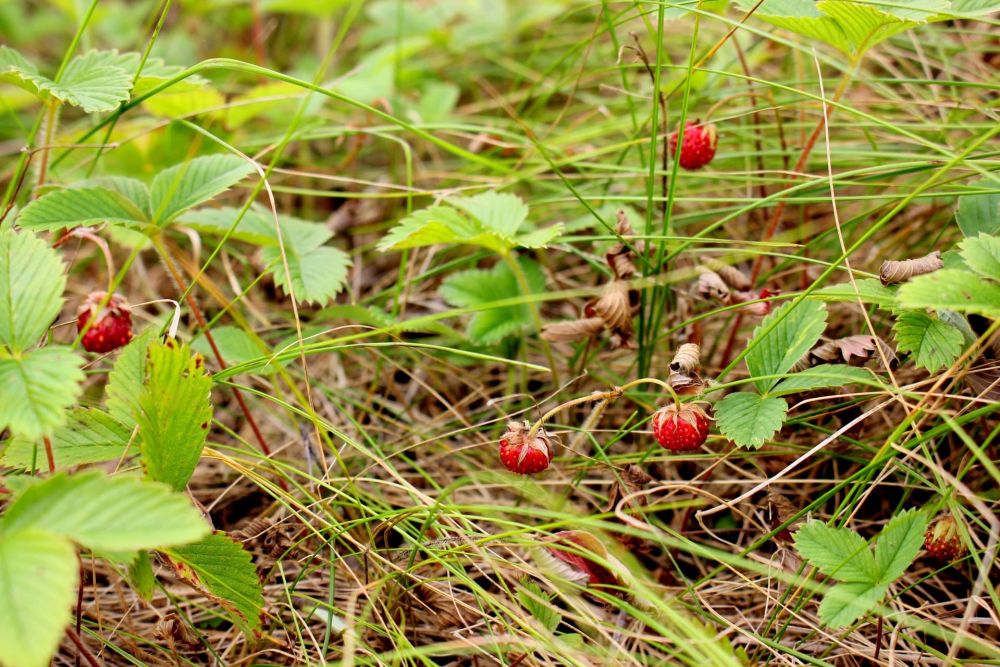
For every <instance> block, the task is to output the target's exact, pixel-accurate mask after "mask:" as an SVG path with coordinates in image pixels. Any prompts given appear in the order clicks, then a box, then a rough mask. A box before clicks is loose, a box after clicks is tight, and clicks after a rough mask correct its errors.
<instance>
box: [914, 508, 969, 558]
mask: <svg viewBox="0 0 1000 667" xmlns="http://www.w3.org/2000/svg"><path fill="white" fill-rule="evenodd" d="M924 549H926V550H927V555H928V556H930V557H931V558H933V559H934V560H936V561H939V562H941V563H950V562H952V561H953V560H957V559H959V558H961V557H962V556H964V555H965V553H966V551H967V549H966V547H965V543H964V542H963V541H962V535H961V533H960V532H959V530H958V524H957V523H955V517H953V516H952V515H950V514H946V515H944V516H942V517H941V518H940V519H938V520H937V521H935V522H934V523H932V524H931V525H930V526H928V528H927V533H926V534H925V535H924Z"/></svg>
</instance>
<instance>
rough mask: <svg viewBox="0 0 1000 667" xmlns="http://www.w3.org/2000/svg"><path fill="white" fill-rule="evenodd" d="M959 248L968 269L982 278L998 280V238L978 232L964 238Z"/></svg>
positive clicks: (999, 273) (999, 270) (999, 258)
mask: <svg viewBox="0 0 1000 667" xmlns="http://www.w3.org/2000/svg"><path fill="white" fill-rule="evenodd" d="M959 248H960V249H961V250H960V252H961V255H962V259H963V260H965V264H966V265H967V266H968V267H969V268H970V269H972V270H973V271H975V272H976V273H978V274H979V275H981V276H983V277H984V278H991V279H993V280H1000V238H998V237H996V236H989V235H988V234H982V233H980V234H979V236H973V237H969V238H966V239H964V240H963V241H962V242H961V243H960V244H959Z"/></svg>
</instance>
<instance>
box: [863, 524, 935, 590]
mask: <svg viewBox="0 0 1000 667" xmlns="http://www.w3.org/2000/svg"><path fill="white" fill-rule="evenodd" d="M926 532H927V515H926V514H924V513H923V512H921V511H920V510H917V509H910V510H906V511H905V512H900V513H899V514H897V515H896V516H894V517H892V518H891V519H890V520H889V523H887V524H886V525H885V528H883V529H882V532H881V533H879V536H878V539H877V540H876V541H875V562H876V564H877V565H878V572H879V574H878V578H877V580H878V582H879V583H881V584H885V585H886V586H888V585H889V584H891V583H892V582H894V581H896V580H897V579H899V578H900V577H901V576H903V573H904V572H906V568H908V567H909V566H910V563H912V562H913V560H914V559H915V558H916V557H917V554H918V553H920V549H921V548H923V546H924V533H926Z"/></svg>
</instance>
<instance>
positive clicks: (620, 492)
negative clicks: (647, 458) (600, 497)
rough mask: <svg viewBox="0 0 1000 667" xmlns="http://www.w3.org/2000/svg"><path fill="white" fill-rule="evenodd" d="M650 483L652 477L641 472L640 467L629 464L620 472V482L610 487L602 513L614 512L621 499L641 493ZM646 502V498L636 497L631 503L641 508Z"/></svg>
mask: <svg viewBox="0 0 1000 667" xmlns="http://www.w3.org/2000/svg"><path fill="white" fill-rule="evenodd" d="M652 481H653V478H652V476H650V475H649V473H647V472H646V471H645V470H643V469H642V468H641V467H640V466H637V465H635V464H634V463H631V464H629V465H628V466H626V468H625V470H624V471H622V475H621V480H620V481H616V482H615V483H614V484H613V485H612V486H611V491H610V492H609V493H608V504H607V506H606V507H605V508H604V511H605V512H614V511H615V508H616V507H617V506H618V503H620V502H621V500H622V498H624V497H625V496H630V495H632V494H633V493H636V492H637V491H641V490H642V489H643V488H645V487H646V485H647V484H649V483H650V482H652ZM646 501H647V499H646V496H638V497H637V498H635V499H634V500H632V501H631V502H632V504H633V506H640V507H641V506H642V505H645V504H646Z"/></svg>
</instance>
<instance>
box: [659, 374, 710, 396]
mask: <svg viewBox="0 0 1000 667" xmlns="http://www.w3.org/2000/svg"><path fill="white" fill-rule="evenodd" d="M667 382H669V383H670V388H671V389H673V390H674V391H675V392H676V393H677V394H679V395H681V396H694V395H697V394H700V393H701V392H702V390H703V389H704V388H705V381H704V380H702V379H701V376H700V375H698V374H697V373H695V372H694V371H691V372H690V373H676V372H674V373H671V374H670V377H669V378H667Z"/></svg>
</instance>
